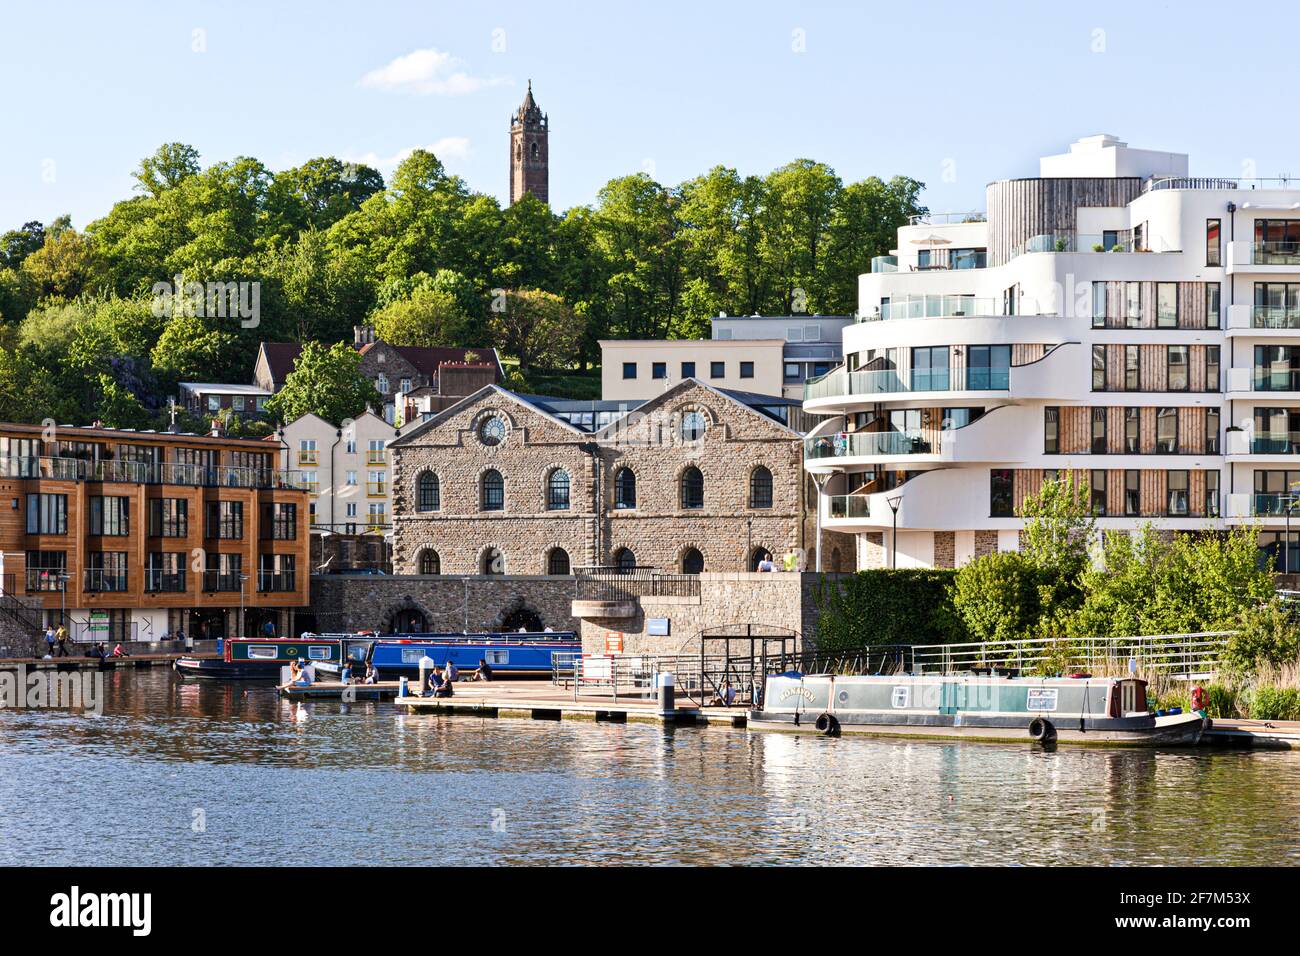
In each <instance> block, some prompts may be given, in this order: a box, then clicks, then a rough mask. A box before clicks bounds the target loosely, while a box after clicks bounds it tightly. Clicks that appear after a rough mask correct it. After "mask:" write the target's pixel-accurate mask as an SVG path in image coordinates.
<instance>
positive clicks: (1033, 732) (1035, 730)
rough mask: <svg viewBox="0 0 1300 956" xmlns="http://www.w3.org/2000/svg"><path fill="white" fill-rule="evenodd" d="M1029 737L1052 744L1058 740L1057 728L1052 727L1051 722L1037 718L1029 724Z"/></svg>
mask: <svg viewBox="0 0 1300 956" xmlns="http://www.w3.org/2000/svg"><path fill="white" fill-rule="evenodd" d="M1029 736H1030V737H1031V738H1032V739H1034V740H1038V741H1041V742H1042V743H1050V742H1051V741H1053V740H1055V739H1056V728H1055V727H1053V726H1052V722H1051V721H1050V720H1044V719H1043V718H1042V717H1035V718H1034V719H1033V720H1031V721H1030V722H1029Z"/></svg>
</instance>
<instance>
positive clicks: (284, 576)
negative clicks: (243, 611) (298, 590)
mask: <svg viewBox="0 0 1300 956" xmlns="http://www.w3.org/2000/svg"><path fill="white" fill-rule="evenodd" d="M294 581H295V577H294V572H293V571H258V572H257V590H258V591H261V592H263V593H265V592H270V591H292V590H293V589H294Z"/></svg>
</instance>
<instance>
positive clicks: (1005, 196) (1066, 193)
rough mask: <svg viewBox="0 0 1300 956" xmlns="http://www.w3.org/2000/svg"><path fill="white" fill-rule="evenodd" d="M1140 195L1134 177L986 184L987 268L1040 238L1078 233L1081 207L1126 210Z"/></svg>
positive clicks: (1015, 181)
mask: <svg viewBox="0 0 1300 956" xmlns="http://www.w3.org/2000/svg"><path fill="white" fill-rule="evenodd" d="M1141 192H1142V180H1141V179H1138V178H1136V177H1123V178H1110V177H1106V178H1095V179H1092V178H1089V179H1004V180H1002V181H1000V182H995V183H989V186H988V189H987V191H986V195H985V199H986V206H985V208H986V209H987V210H988V220H989V245H988V264H989V266H1000V265H1002V264H1003V263H1005V262H1006V261H1007V260H1008V259H1010V258H1011V255H1012V253H1013V252H1014V250H1016V249H1017V248H1019V247H1021V246H1023V245H1024V244H1025V243H1026V242H1027V241H1028V240H1029V239H1031V238H1033V237H1034V236H1041V235H1055V236H1062V235H1073V234H1075V233H1077V232H1078V210H1079V208H1080V207H1093V206H1127V205H1128V204H1129V203H1130V202H1132V201H1133V200H1134V199H1136V198H1137V197H1138V196H1139V195H1141Z"/></svg>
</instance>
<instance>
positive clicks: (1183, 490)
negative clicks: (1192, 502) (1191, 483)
mask: <svg viewBox="0 0 1300 956" xmlns="http://www.w3.org/2000/svg"><path fill="white" fill-rule="evenodd" d="M1165 487H1166V490H1167V500H1166V502H1165V512H1166V514H1168V515H1169V516H1170V517H1181V516H1185V515H1186V514H1187V513H1188V512H1187V472H1185V471H1170V472H1167V473H1166V475H1165Z"/></svg>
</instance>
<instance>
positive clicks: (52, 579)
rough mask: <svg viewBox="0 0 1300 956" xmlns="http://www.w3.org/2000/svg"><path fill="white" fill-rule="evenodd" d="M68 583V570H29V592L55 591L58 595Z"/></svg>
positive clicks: (31, 568)
mask: <svg viewBox="0 0 1300 956" xmlns="http://www.w3.org/2000/svg"><path fill="white" fill-rule="evenodd" d="M68 583H70V578H69V577H68V569H67V568H33V567H29V568H27V590H28V591H53V592H55V593H56V594H57V593H58V592H59V591H62V590H63V589H64V587H65V585H67V584H68Z"/></svg>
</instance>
